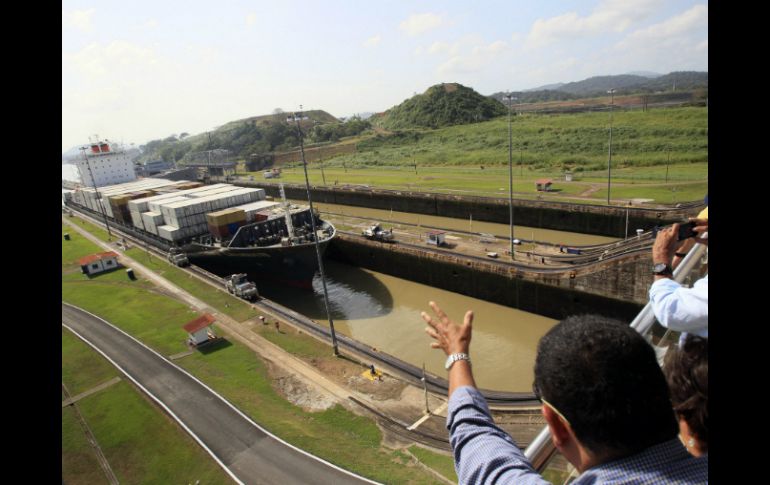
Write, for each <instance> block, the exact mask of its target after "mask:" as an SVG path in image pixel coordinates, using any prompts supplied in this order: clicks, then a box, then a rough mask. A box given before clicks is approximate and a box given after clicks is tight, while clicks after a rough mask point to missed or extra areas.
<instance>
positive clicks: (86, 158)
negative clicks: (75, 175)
mask: <svg viewBox="0 0 770 485" xmlns="http://www.w3.org/2000/svg"><path fill="white" fill-rule="evenodd" d="M81 152H82V153H81V155H80V156H79V157H78V158H77V160H76V162H75V165H77V167H78V171H79V172H80V177H81V179H82V181H83V185H85V186H87V187H93V186H94V185H96V186H97V187H102V186H105V185H113V184H122V183H124V182H131V181H132V180H136V172H135V171H134V165H133V164H132V163H131V157H130V155H129V154H128V153H127V152H126V151H125V150H123V149H122V148H121V147H119V146H118V145H116V144H114V143H112V142H110V141H109V140H98V139H96V141H94V142H91V143H90V144H89V146H86V147H83V148H81Z"/></svg>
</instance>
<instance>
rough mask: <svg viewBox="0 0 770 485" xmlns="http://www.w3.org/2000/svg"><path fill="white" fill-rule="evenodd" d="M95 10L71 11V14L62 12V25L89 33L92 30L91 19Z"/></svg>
mask: <svg viewBox="0 0 770 485" xmlns="http://www.w3.org/2000/svg"><path fill="white" fill-rule="evenodd" d="M94 13H96V10H95V9H93V8H90V9H88V10H73V11H72V12H62V23H63V24H64V25H65V26H67V27H71V28H74V29H77V30H79V31H81V32H90V31H91V30H92V25H91V18H92V17H93V16H94Z"/></svg>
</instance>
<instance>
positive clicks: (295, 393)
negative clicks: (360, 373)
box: [268, 363, 337, 412]
mask: <svg viewBox="0 0 770 485" xmlns="http://www.w3.org/2000/svg"><path fill="white" fill-rule="evenodd" d="M268 366H269V372H270V376H271V377H272V378H273V379H272V380H273V389H275V390H276V392H278V394H280V395H281V396H283V397H284V398H285V399H286V400H287V401H289V402H290V403H292V404H294V405H295V406H299V407H301V408H302V409H303V410H304V411H310V412H316V411H324V410H326V409H329V408H331V407H332V406H334V405H335V404H337V400H336V399H335V398H334V397H333V396H332V395H330V394H329V393H327V392H325V391H323V390H322V389H319V388H317V387H316V386H314V385H311V384H309V383H307V382H305V381H302V380H300V379H299V378H298V377H296V376H295V375H293V374H289V373H288V372H285V371H284V370H282V369H279V368H278V367H277V366H275V365H273V364H272V363H268Z"/></svg>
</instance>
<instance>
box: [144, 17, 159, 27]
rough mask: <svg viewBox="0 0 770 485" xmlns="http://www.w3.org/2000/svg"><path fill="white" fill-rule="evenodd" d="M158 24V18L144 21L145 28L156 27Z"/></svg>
mask: <svg viewBox="0 0 770 485" xmlns="http://www.w3.org/2000/svg"><path fill="white" fill-rule="evenodd" d="M157 26H158V19H150V20H148V21H147V22H145V23H144V28H145V29H154V28H156V27H157Z"/></svg>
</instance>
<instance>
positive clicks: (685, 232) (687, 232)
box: [677, 221, 698, 241]
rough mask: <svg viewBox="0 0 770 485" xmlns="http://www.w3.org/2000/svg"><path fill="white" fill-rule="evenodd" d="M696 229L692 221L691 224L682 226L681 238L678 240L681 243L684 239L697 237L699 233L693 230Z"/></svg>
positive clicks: (680, 229) (680, 226)
mask: <svg viewBox="0 0 770 485" xmlns="http://www.w3.org/2000/svg"><path fill="white" fill-rule="evenodd" d="M694 228H695V221H690V222H686V223H682V224H680V225H679V236H678V237H677V240H678V241H681V240H683V239H687V238H690V237H695V236H697V235H698V233H697V232H695V231H694V230H693V229H694Z"/></svg>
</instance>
